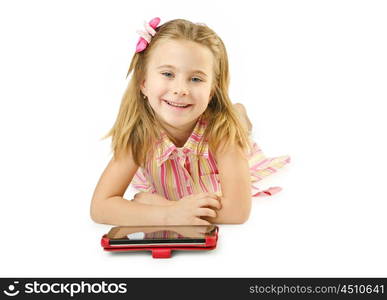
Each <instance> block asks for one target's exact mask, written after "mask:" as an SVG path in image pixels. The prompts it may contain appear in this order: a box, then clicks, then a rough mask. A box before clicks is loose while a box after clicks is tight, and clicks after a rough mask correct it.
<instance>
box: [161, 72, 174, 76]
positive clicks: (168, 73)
mask: <svg viewBox="0 0 387 300" xmlns="http://www.w3.org/2000/svg"><path fill="white" fill-rule="evenodd" d="M161 74H163V75H166V76H167V77H169V76H168V75H172V73H170V72H164V73H161Z"/></svg>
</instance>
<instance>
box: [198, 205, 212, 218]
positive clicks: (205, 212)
mask: <svg viewBox="0 0 387 300" xmlns="http://www.w3.org/2000/svg"><path fill="white" fill-rule="evenodd" d="M196 215H197V216H198V217H212V218H215V217H216V212H215V211H214V210H213V209H211V208H205V207H201V208H198V209H197V211H196Z"/></svg>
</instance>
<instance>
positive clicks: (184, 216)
mask: <svg viewBox="0 0 387 300" xmlns="http://www.w3.org/2000/svg"><path fill="white" fill-rule="evenodd" d="M172 203H173V204H172V205H170V206H168V207H167V210H166V225H210V224H211V223H210V222H208V221H206V220H203V219H201V218H200V217H213V218H215V217H216V212H215V209H217V210H218V209H220V208H221V207H222V205H221V203H220V198H219V197H218V196H217V195H216V194H214V193H200V194H195V195H189V196H186V197H183V198H181V199H180V200H178V201H172Z"/></svg>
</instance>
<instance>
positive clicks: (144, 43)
mask: <svg viewBox="0 0 387 300" xmlns="http://www.w3.org/2000/svg"><path fill="white" fill-rule="evenodd" d="M159 23H160V18H153V19H152V20H150V22H149V23H147V22H144V28H145V30H146V31H144V30H137V33H138V34H139V35H140V39H139V40H138V42H137V46H136V53H137V52H141V51H143V50H145V49H146V47H148V44H149V43H150V41H151V39H152V36H154V35H155V34H156V31H155V29H156V28H157V25H159Z"/></svg>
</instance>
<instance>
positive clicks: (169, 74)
mask: <svg viewBox="0 0 387 300" xmlns="http://www.w3.org/2000/svg"><path fill="white" fill-rule="evenodd" d="M161 74H162V75H164V76H166V77H171V76H172V75H173V74H172V73H171V72H163V73H161ZM192 79H196V80H193V81H194V82H201V81H203V80H201V79H200V78H198V77H192Z"/></svg>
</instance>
